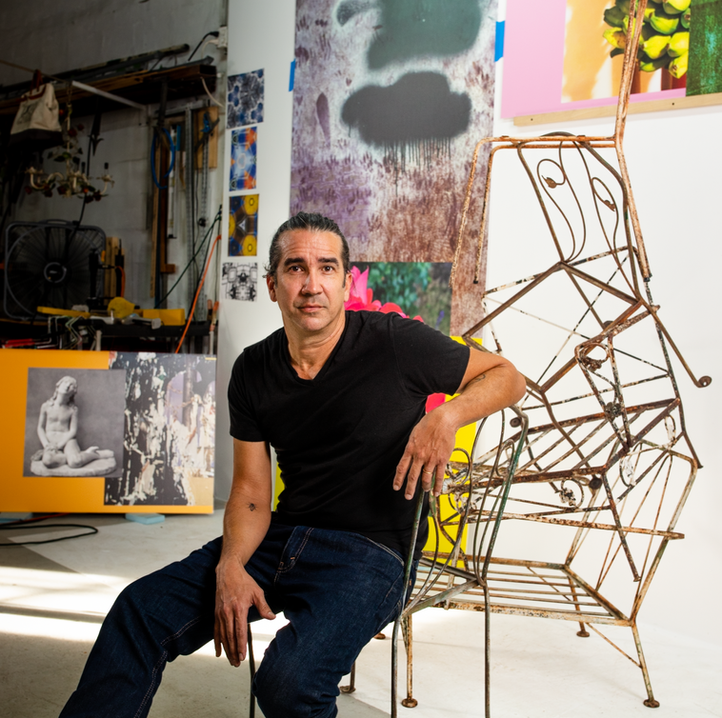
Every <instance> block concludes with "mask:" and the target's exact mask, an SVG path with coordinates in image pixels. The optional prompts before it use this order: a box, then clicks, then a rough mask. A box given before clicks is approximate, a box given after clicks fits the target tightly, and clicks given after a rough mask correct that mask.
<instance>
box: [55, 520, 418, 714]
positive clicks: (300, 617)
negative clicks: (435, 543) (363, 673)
mask: <svg viewBox="0 0 722 718" xmlns="http://www.w3.org/2000/svg"><path fill="white" fill-rule="evenodd" d="M221 544H222V539H221V538H218V539H216V540H215V541H211V542H210V543H208V544H206V545H205V546H204V547H203V548H201V549H199V550H197V551H194V552H193V553H192V554H191V555H190V556H188V557H187V558H186V559H184V560H183V561H178V562H176V563H173V564H171V565H169V566H167V567H166V568H164V569H162V570H160V571H157V572H155V573H152V574H150V575H148V576H145V577H144V578H141V579H139V580H138V581H136V582H135V583H133V584H131V585H130V586H128V587H127V588H126V589H125V590H124V591H123V592H122V593H121V594H120V596H118V599H117V600H116V602H115V604H114V605H113V607H112V608H111V610H110V612H109V613H108V616H107V617H106V619H105V621H104V623H103V626H102V628H101V631H100V635H99V636H98V640H97V641H96V643H95V646H94V647H93V649H92V651H91V653H90V655H89V657H88V661H87V664H86V666H85V670H84V671H83V674H82V676H81V678H80V683H79V684H78V688H77V689H76V691H75V692H74V693H73V694H72V696H71V697H70V699H69V700H68V703H67V705H66V706H65V708H64V709H63V712H62V713H61V718H70V717H71V716H73V718H96V717H97V716H98V715H101V714H102V715H103V716H105V717H106V718H141V717H142V716H146V715H148V711H149V710H150V705H151V702H152V700H153V696H154V694H155V692H156V690H157V689H158V686H159V684H160V680H161V674H162V672H163V669H164V667H165V664H166V662H167V661H172V660H174V659H175V658H176V657H177V656H179V655H188V654H190V653H193V651H195V650H197V649H198V648H200V647H201V646H203V645H205V644H206V643H207V642H208V641H210V640H211V639H212V638H213V622H214V611H215V581H216V579H215V568H216V564H217V562H218V558H219V556H220V552H221ZM246 570H247V571H248V573H249V574H250V575H251V576H252V577H253V578H254V579H255V580H256V581H257V582H258V584H259V585H260V586H261V588H262V589H263V590H264V592H265V595H266V600H267V601H268V604H269V605H270V607H271V609H272V610H273V611H274V612H280V611H283V613H284V614H285V617H286V618H287V619H288V621H289V624H288V625H287V626H284V628H282V629H281V630H280V631H279V632H278V633H277V634H276V637H275V639H274V640H273V641H272V642H271V644H270V646H269V647H268V649H267V651H266V654H265V656H264V658H263V661H262V663H261V665H260V667H259V669H258V671H257V673H256V677H255V680H254V683H253V692H254V694H255V695H256V698H257V699H258V704H259V706H260V708H261V710H262V711H263V713H264V715H265V716H266V718H292V717H298V718H301V717H302V716H303V717H304V718H307V717H310V716H315V717H317V718H333V716H335V715H336V714H337V709H336V696H337V695H338V693H339V690H338V684H339V682H340V680H341V678H342V677H343V676H344V675H345V674H347V673H348V672H349V671H350V670H351V667H352V665H353V662H354V661H355V660H356V657H357V656H358V654H359V653H360V652H361V649H362V648H363V647H364V646H365V645H366V643H368V642H369V641H370V640H371V639H372V638H373V636H374V635H375V634H376V633H378V632H379V631H380V630H381V629H382V628H383V627H384V626H386V625H387V624H388V623H389V622H390V621H392V620H394V618H395V617H396V616H397V615H398V612H399V611H400V610H401V605H402V601H403V598H404V594H405V592H404V590H403V588H404V587H403V583H404V567H403V562H402V560H401V558H400V557H399V555H398V554H397V553H395V552H394V551H392V550H391V549H388V548H386V547H384V546H380V545H379V544H376V543H374V542H373V541H371V540H370V539H367V538H365V537H364V536H361V535H359V534H355V533H348V532H344V531H329V530H325V529H312V528H307V527H302V526H297V527H289V526H282V525H278V524H272V525H271V528H270V529H269V531H268V534H267V535H266V538H265V539H264V540H263V542H262V543H261V545H260V546H259V548H258V550H257V551H256V552H255V554H254V555H253V557H252V558H251V560H250V561H249V562H248V564H247V565H246ZM258 618H259V616H258V614H257V612H256V609H255V608H252V609H251V611H250V613H249V620H251V621H253V620H258Z"/></svg>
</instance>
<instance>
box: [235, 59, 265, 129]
mask: <svg viewBox="0 0 722 718" xmlns="http://www.w3.org/2000/svg"><path fill="white" fill-rule="evenodd" d="M263 96H264V79H263V70H255V71H254V72H244V73H243V74H241V75H231V76H229V78H228V98H227V99H228V102H227V104H226V127H227V128H228V129H229V130H231V129H233V128H234V127H243V126H244V125H254V124H256V123H257V122H263Z"/></svg>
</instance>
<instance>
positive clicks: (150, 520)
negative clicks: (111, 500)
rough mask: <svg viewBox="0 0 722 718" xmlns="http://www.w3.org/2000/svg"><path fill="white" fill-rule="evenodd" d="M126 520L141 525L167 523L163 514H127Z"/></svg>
mask: <svg viewBox="0 0 722 718" xmlns="http://www.w3.org/2000/svg"><path fill="white" fill-rule="evenodd" d="M125 518H126V519H128V521H135V522H136V523H139V524H160V523H163V521H165V516H163V514H126V515H125Z"/></svg>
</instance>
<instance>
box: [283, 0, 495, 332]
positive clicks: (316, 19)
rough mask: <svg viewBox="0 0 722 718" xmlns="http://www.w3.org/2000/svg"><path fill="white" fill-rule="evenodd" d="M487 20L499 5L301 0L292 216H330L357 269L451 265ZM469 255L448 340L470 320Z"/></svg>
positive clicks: (489, 80) (477, 131) (483, 83)
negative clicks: (362, 264)
mask: <svg viewBox="0 0 722 718" xmlns="http://www.w3.org/2000/svg"><path fill="white" fill-rule="evenodd" d="M495 26H496V0H433V1H431V0H341V2H338V0H297V3H296V73H295V87H294V115H293V153H292V165H291V211H292V212H296V211H299V210H306V211H318V212H321V213H323V214H326V215H327V216H330V217H332V218H334V219H335V220H336V221H337V222H338V223H339V225H340V226H341V229H342V230H343V231H344V233H345V234H346V236H347V238H348V240H349V244H350V247H351V255H352V256H351V258H352V260H354V261H367V262H368V261H386V262H449V261H451V259H452V258H453V250H454V247H455V245H456V233H457V231H458V224H459V217H460V214H461V201H462V197H463V195H464V189H465V187H466V182H467V179H468V170H469V165H470V159H471V156H472V153H473V150H474V146H475V144H476V142H477V141H478V140H479V139H480V138H482V137H484V136H488V135H490V134H491V132H492V120H493V112H492V108H493V97H494V36H495ZM475 211H476V210H475ZM474 259H475V258H473V257H469V258H468V261H466V262H465V263H464V265H463V266H462V267H461V268H460V271H459V272H458V273H457V283H456V285H455V287H454V294H453V300H452V302H453V303H452V320H451V330H452V332H454V333H458V331H459V330H460V329H462V328H465V327H466V326H468V324H469V323H470V322H471V320H472V319H473V317H476V316H478V309H479V308H478V307H477V306H476V304H475V303H474V302H473V301H470V298H471V296H476V295H478V293H479V292H478V289H479V288H478V287H477V288H474V287H473V284H472V275H473V264H474Z"/></svg>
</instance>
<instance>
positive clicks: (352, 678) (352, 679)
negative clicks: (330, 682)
mask: <svg viewBox="0 0 722 718" xmlns="http://www.w3.org/2000/svg"><path fill="white" fill-rule="evenodd" d="M355 690H356V661H354V663H353V665H352V666H351V673H350V675H349V679H348V685H347V686H341V693H353V692H354V691H355Z"/></svg>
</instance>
